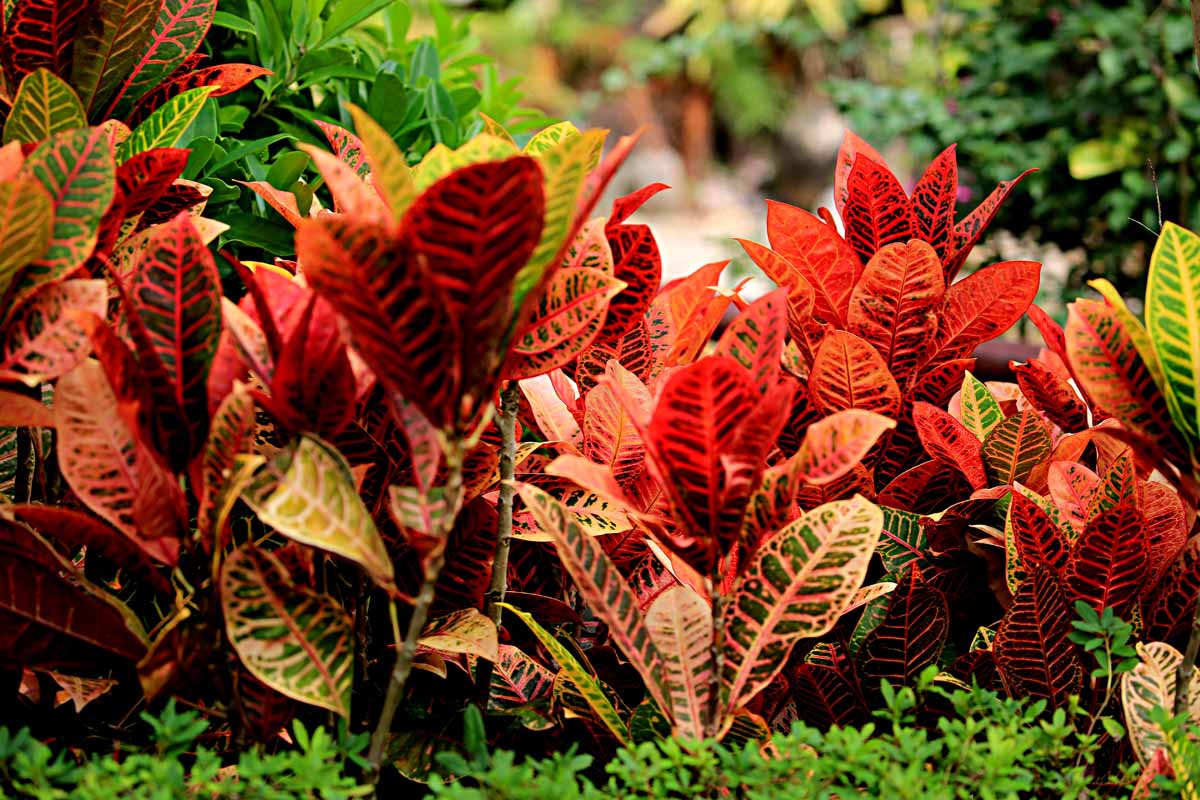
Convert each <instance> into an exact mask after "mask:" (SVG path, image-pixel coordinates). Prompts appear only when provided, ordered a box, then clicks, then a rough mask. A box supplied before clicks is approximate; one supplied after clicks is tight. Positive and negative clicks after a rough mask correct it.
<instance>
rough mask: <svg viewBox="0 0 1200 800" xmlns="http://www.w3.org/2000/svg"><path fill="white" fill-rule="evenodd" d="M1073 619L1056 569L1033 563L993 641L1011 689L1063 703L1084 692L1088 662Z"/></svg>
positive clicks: (1057, 704)
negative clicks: (1080, 650)
mask: <svg viewBox="0 0 1200 800" xmlns="http://www.w3.org/2000/svg"><path fill="white" fill-rule="evenodd" d="M1071 619H1072V614H1071V611H1070V608H1069V607H1068V605H1067V601H1066V598H1065V597H1064V595H1063V592H1062V589H1061V588H1060V587H1059V583H1058V581H1057V580H1056V579H1055V577H1054V574H1053V573H1052V572H1051V571H1050V570H1049V569H1048V568H1046V567H1043V566H1041V565H1039V564H1030V565H1029V566H1028V567H1027V568H1026V574H1025V580H1024V581H1022V583H1021V588H1020V590H1019V591H1018V592H1017V595H1016V598H1015V599H1014V602H1013V606H1012V608H1011V609H1009V612H1008V615H1007V616H1005V618H1004V619H1003V621H1001V623H1000V627H999V629H998V630H997V631H996V640H995V643H994V644H993V650H994V652H995V654H996V666H997V668H998V669H999V670H1000V677H1001V679H1002V680H1003V681H1004V686H1005V688H1006V689H1008V693H1009V694H1010V695H1012V696H1013V697H1026V696H1028V697H1036V698H1043V699H1045V700H1047V701H1049V703H1050V705H1052V706H1054V707H1055V708H1059V707H1061V706H1065V705H1066V704H1067V702H1068V699H1069V698H1070V696H1071V695H1073V694H1078V693H1079V689H1080V687H1081V686H1082V685H1083V668H1082V667H1081V666H1080V662H1079V653H1078V652H1077V650H1076V649H1075V645H1074V644H1072V643H1071V640H1070V639H1069V638H1067V637H1068V636H1069V635H1070V633H1071Z"/></svg>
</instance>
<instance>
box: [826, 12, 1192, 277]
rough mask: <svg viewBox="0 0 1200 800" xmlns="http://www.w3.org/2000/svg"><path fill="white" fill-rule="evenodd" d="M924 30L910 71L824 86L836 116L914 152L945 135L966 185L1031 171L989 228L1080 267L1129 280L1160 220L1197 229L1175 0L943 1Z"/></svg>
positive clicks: (1186, 72) (1183, 36) (1182, 18)
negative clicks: (1078, 260)
mask: <svg viewBox="0 0 1200 800" xmlns="http://www.w3.org/2000/svg"><path fill="white" fill-rule="evenodd" d="M934 24H935V25H936V26H937V29H936V33H935V34H934V35H932V36H930V37H927V38H920V39H919V40H918V51H917V52H918V54H919V55H917V56H916V57H914V69H916V70H920V72H919V77H918V80H916V81H908V80H907V77H908V76H909V75H911V74H912V73H910V72H906V71H905V70H904V69H895V68H893V69H892V71H891V75H892V76H896V77H899V76H905V77H904V78H903V79H902V80H904V81H905V82H903V83H901V82H897V83H895V84H887V83H885V84H884V85H872V84H871V83H869V82H867V81H861V80H860V81H837V82H834V83H833V84H832V91H833V97H834V99H835V100H836V102H837V103H838V105H839V107H840V108H841V110H842V111H843V112H844V113H845V114H847V115H848V119H849V120H850V121H851V123H852V124H853V125H854V126H855V128H856V129H857V130H859V131H860V132H862V133H864V134H865V135H866V136H867V137H868V138H869V139H871V140H872V141H875V142H889V141H903V142H904V143H905V145H906V146H907V147H909V149H911V150H912V151H913V153H914V154H915V155H916V157H917V158H928V157H931V156H932V155H933V154H934V153H936V152H937V151H938V150H939V149H941V147H942V146H943V144H944V143H945V142H958V145H959V148H960V150H961V152H962V153H963V154H964V155H965V156H966V157H967V158H968V159H969V161H970V163H971V165H972V169H973V170H974V171H975V175H976V177H975V178H974V179H973V180H972V181H971V182H970V184H969V185H970V186H971V188H972V189H973V190H975V191H980V190H983V189H984V188H985V187H986V186H987V185H988V184H989V183H991V182H995V181H997V180H1002V179H1003V178H1004V177H1005V176H1007V175H1008V174H1010V173H1011V172H1012V171H1013V170H1015V169H1016V168H1017V167H1018V166H1020V165H1024V164H1033V165H1036V166H1037V167H1038V168H1040V169H1041V170H1042V174H1041V175H1040V176H1039V178H1038V180H1036V181H1034V182H1032V183H1031V185H1030V188H1029V192H1030V194H1031V196H1032V198H1033V201H1034V204H1033V210H1032V213H1030V214H1026V213H1024V212H1022V213H1021V214H1019V215H1018V214H1006V215H1004V216H1002V218H1001V220H1000V224H1001V225H1002V226H1003V227H1005V228H1006V229H1009V230H1013V231H1015V232H1018V233H1021V232H1024V231H1027V230H1029V231H1032V232H1033V233H1034V234H1035V235H1036V237H1037V238H1038V239H1039V240H1041V241H1045V242H1047V243H1054V244H1056V245H1058V246H1059V247H1060V248H1061V249H1063V250H1064V251H1065V250H1070V249H1072V248H1076V247H1083V248H1085V249H1086V252H1087V259H1086V269H1088V270H1090V271H1092V272H1093V273H1095V274H1099V275H1101V276H1105V277H1108V278H1110V279H1112V280H1114V281H1116V282H1118V285H1123V284H1124V285H1127V286H1129V288H1131V289H1138V288H1139V287H1140V286H1141V285H1142V278H1143V277H1144V265H1145V254H1146V251H1147V250H1148V249H1150V247H1152V240H1153V238H1154V231H1157V230H1158V229H1159V228H1160V227H1161V224H1162V218H1163V217H1164V216H1165V217H1166V218H1168V219H1177V220H1179V221H1180V222H1182V223H1184V224H1185V225H1190V226H1193V227H1195V226H1197V225H1200V217H1197V216H1196V209H1195V205H1196V204H1195V203H1193V202H1191V200H1190V198H1194V197H1195V196H1196V174H1197V169H1196V143H1195V142H1194V141H1193V139H1194V137H1193V136H1192V133H1191V130H1192V128H1193V127H1194V125H1195V122H1196V121H1197V119H1200V95H1198V94H1197V89H1196V80H1195V75H1196V62H1195V55H1194V53H1193V48H1192V23H1191V19H1190V17H1189V13H1188V9H1187V4H1186V3H1167V4H1162V3H1158V2H1150V1H1149V0H1146V1H1145V2H1142V1H1140V0H1139V2H1131V3H1105V2H1042V1H1041V0H1020V1H1019V2H1004V3H995V2H957V3H949V4H946V10H945V12H944V13H941V14H938V15H937V16H936V17H935V18H934ZM921 54H924V55H926V56H927V57H928V58H929V59H931V60H932V61H933V68H934V70H933V71H934V73H935V74H934V75H932V76H931V75H929V74H928V72H929V69H927V68H925V66H924V65H923V64H922V63H921V59H922V55H921ZM1018 54H1019V55H1018ZM883 80H884V81H886V80H887V78H886V77H883ZM1148 162H1149V163H1148ZM1143 243H1145V244H1143ZM1083 277H1084V276H1083V275H1077V276H1075V278H1076V281H1077V282H1078V283H1082V280H1081V279H1082V278H1083ZM1131 277H1132V278H1135V280H1130V278H1131Z"/></svg>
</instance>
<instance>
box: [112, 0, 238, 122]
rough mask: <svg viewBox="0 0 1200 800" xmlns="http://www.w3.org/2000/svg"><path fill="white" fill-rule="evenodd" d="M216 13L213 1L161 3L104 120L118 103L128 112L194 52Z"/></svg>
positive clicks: (181, 0) (194, 0)
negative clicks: (150, 29) (139, 50)
mask: <svg viewBox="0 0 1200 800" xmlns="http://www.w3.org/2000/svg"><path fill="white" fill-rule="evenodd" d="M216 10H217V0H164V2H163V4H162V6H161V7H160V8H159V11H158V17H157V18H156V19H155V21H154V31H153V33H151V35H150V38H149V39H148V40H147V42H146V44H145V45H144V49H143V50H142V51H141V52H142V55H141V58H139V59H138V61H137V63H136V64H134V66H133V69H131V70H130V71H129V77H127V78H126V79H125V81H124V82H123V83H122V84H121V88H120V90H119V91H118V92H117V93H116V94H115V95H114V96H113V99H112V100H111V101H110V102H109V105H108V110H107V112H106V113H105V114H104V116H105V117H108V116H110V115H111V114H112V111H113V109H114V108H116V107H117V105H118V102H119V103H120V105H121V106H122V107H124V108H131V107H132V106H133V104H134V102H136V101H137V100H138V99H140V98H141V96H142V95H144V94H145V93H146V92H148V91H150V90H151V89H153V88H154V87H155V86H157V85H158V84H159V83H161V82H162V80H163V79H164V78H166V77H167V76H168V75H170V74H171V73H172V72H174V71H175V69H176V68H177V67H179V66H181V65H182V64H183V62H184V61H186V60H187V58H188V57H189V56H191V55H192V54H193V53H194V52H196V48H198V47H199V46H200V42H202V41H203V40H204V35H205V34H206V33H208V28H209V25H211V24H212V18H213V14H214V13H215V12H216Z"/></svg>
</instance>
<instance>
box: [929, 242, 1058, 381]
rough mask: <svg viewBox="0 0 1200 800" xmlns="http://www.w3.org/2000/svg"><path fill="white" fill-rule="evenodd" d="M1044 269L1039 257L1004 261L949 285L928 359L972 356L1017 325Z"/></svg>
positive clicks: (941, 360) (1030, 300) (932, 361)
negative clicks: (1037, 260) (977, 349)
mask: <svg viewBox="0 0 1200 800" xmlns="http://www.w3.org/2000/svg"><path fill="white" fill-rule="evenodd" d="M1041 269H1042V265H1041V264H1039V263H1037V262H1036V261H1004V262H1001V263H999V264H993V265H991V266H990V267H984V268H983V269H981V270H979V271H978V272H974V273H972V274H970V275H968V276H967V277H966V278H964V279H963V280H961V281H959V282H958V283H955V284H953V285H952V286H950V287H949V288H948V289H947V290H946V305H945V308H944V309H943V311H942V314H941V321H940V324H939V327H938V332H937V337H936V338H935V340H934V342H933V345H932V346H931V347H930V358H929V362H928V363H930V364H937V363H941V362H943V361H949V360H951V359H956V358H964V357H966V356H969V355H970V354H971V352H972V351H973V350H974V349H975V348H976V346H978V345H979V344H980V343H982V342H986V341H989V340H991V339H995V338H996V337H997V336H999V335H1000V334H1002V333H1004V332H1005V331H1006V330H1008V329H1009V328H1011V327H1012V326H1013V325H1015V324H1016V322H1017V321H1018V320H1019V319H1021V316H1022V315H1023V314H1024V313H1025V311H1026V310H1027V309H1028V308H1029V304H1030V303H1032V302H1033V298H1034V297H1036V296H1037V290H1038V282H1039V274H1040V272H1041Z"/></svg>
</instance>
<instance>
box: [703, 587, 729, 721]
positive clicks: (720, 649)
mask: <svg viewBox="0 0 1200 800" xmlns="http://www.w3.org/2000/svg"><path fill="white" fill-rule="evenodd" d="M710 583H711V585H710V586H709V594H710V596H711V597H712V608H713V633H712V645H711V647H712V662H713V678H712V682H713V685H712V687H711V688H710V690H709V695H710V701H709V712H708V731H706V733H707V734H708V735H709V736H714V737H715V736H716V735H717V733H718V731H719V730H720V722H721V673H722V672H723V671H724V669H725V596H724V595H722V594H721V577H720V574H719V573H718V575H717V577H716V579H715V580H712V581H711V582H710Z"/></svg>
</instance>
